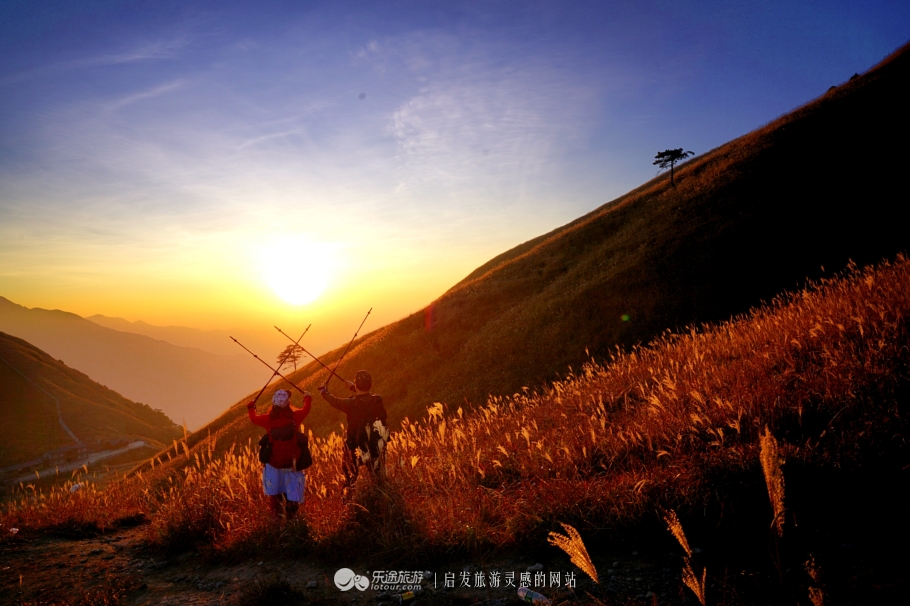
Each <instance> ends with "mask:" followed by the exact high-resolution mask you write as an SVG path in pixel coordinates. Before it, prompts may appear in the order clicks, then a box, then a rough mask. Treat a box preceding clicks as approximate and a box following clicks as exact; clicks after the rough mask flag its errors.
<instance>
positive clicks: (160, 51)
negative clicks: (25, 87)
mask: <svg viewBox="0 0 910 606" xmlns="http://www.w3.org/2000/svg"><path fill="white" fill-rule="evenodd" d="M192 41H193V39H192V38H191V37H189V36H177V37H167V38H163V39H160V40H155V41H149V42H144V43H141V44H139V45H136V46H132V47H130V48H127V49H124V50H122V51H120V52H114V53H106V54H101V55H94V56H88V57H80V58H78V59H70V60H66V61H56V62H53V63H48V64H46V65H42V66H40V67H36V68H33V69H28V70H24V71H21V72H18V73H13V74H9V75H7V76H4V77H2V78H0V86H11V85H14V84H20V83H22V82H24V81H27V80H35V79H39V78H44V77H48V76H54V75H57V74H61V73H66V72H69V71H72V70H81V69H88V68H93V67H105V66H115V65H128V64H131V63H138V62H146V61H160V60H166V59H176V58H177V57H179V56H181V54H182V53H183V52H184V50H185V49H186V48H187V47H188V46H189V45H190V44H191V43H192Z"/></svg>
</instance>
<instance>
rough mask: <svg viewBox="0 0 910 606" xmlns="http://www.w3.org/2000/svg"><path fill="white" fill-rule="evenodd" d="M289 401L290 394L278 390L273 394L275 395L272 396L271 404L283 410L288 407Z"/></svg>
mask: <svg viewBox="0 0 910 606" xmlns="http://www.w3.org/2000/svg"><path fill="white" fill-rule="evenodd" d="M290 401H291V394H289V393H288V390H286V389H279V390H278V391H276V392H275V395H274V396H272V404H274V405H275V406H280V407H281V408H284V407H285V406H287V405H288V402H290Z"/></svg>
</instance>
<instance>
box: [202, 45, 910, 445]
mask: <svg viewBox="0 0 910 606" xmlns="http://www.w3.org/2000/svg"><path fill="white" fill-rule="evenodd" d="M907 107H910V54H908V52H907V48H906V47H904V48H902V49H901V50H900V51H898V52H897V53H895V54H894V55H893V56H892V57H890V58H889V59H888V60H886V61H884V62H882V63H881V64H880V65H879V66H877V67H876V68H874V69H873V70H870V72H868V73H867V74H865V75H863V76H861V77H859V78H856V79H854V80H851V81H850V82H847V83H845V84H844V85H842V86H840V87H838V88H837V89H835V90H834V91H830V92H828V93H827V94H825V95H824V96H823V97H821V98H819V99H817V100H816V101H814V102H812V103H810V104H808V105H806V106H804V107H802V108H799V109H797V110H796V111H794V112H792V113H791V114H788V115H786V116H784V117H782V118H779V119H778V120H775V121H774V122H772V123H771V124H769V125H767V126H765V127H763V128H761V129H759V130H757V131H754V132H752V133H750V134H748V135H746V136H744V137H741V138H739V139H736V140H734V141H732V142H730V143H728V144H726V145H724V146H721V147H719V148H717V149H715V150H713V151H711V152H709V153H707V154H704V155H703V156H700V157H697V158H694V159H693V160H691V161H689V162H687V163H686V164H684V165H681V166H679V167H677V171H676V181H677V185H676V187H675V188H672V187H670V185H669V177H668V176H667V175H664V176H661V177H660V178H657V179H654V180H653V181H651V182H649V183H646V184H644V185H642V186H641V187H639V188H638V189H636V190H634V191H632V192H630V193H629V194H627V195H625V196H623V197H621V198H619V199H617V200H615V201H613V202H610V203H608V204H605V205H604V206H602V207H600V208H598V209H596V210H594V211H593V212H591V213H589V214H588V215H586V216H584V217H581V218H579V219H578V220H576V221H574V222H572V223H570V224H568V225H566V226H564V227H562V228H559V229H557V230H554V231H553V232H551V233H549V234H546V235H544V236H541V237H539V238H536V239H534V240H531V241H530V242H528V243H525V244H523V245H521V246H518V247H516V248H515V249H512V250H511V251H508V252H506V253H504V254H502V255H500V256H499V257H496V258H495V259H493V260H491V261H490V262H489V263H487V264H485V265H484V266H482V267H480V268H478V269H477V270H476V271H474V272H473V273H472V274H471V275H469V276H468V277H467V278H466V279H465V280H463V281H462V282H460V283H459V284H457V285H456V286H454V287H453V288H452V289H450V290H449V291H448V292H447V293H445V294H444V295H443V296H442V297H440V298H439V299H438V300H437V301H436V302H434V303H433V304H432V305H431V306H430V307H428V308H427V309H426V310H423V311H421V312H418V313H415V314H413V315H411V316H409V317H407V318H404V319H402V320H401V321H399V322H396V323H394V324H391V325H389V326H386V327H384V328H381V329H379V330H376V331H374V332H372V333H371V334H368V335H366V336H365V337H363V338H362V339H360V340H359V341H358V342H357V343H356V344H355V347H354V348H353V349H352V351H351V352H350V353H349V354H348V357H347V358H346V359H345V361H344V363H343V364H342V366H341V368H340V374H341V375H342V376H347V377H352V376H353V374H354V371H355V370H356V369H358V368H367V369H369V370H370V371H371V372H372V373H373V376H374V389H375V391H377V392H378V393H382V394H383V396H384V397H385V399H386V402H387V403H388V407H389V412H390V418H391V420H392V422H393V423H397V422H398V421H400V420H401V419H402V418H403V417H405V416H411V417H412V418H413V417H415V416H420V415H422V414H423V413H424V410H425V407H426V406H427V405H429V404H431V403H433V402H435V401H441V402H447V403H449V404H450V405H451V406H453V407H454V406H458V405H463V404H464V403H465V401H467V402H469V403H470V404H479V403H483V402H484V401H485V400H486V398H487V396H488V394H494V395H495V394H507V395H508V394H512V393H514V392H516V391H518V390H520V389H521V388H522V387H523V386H530V387H534V386H537V385H540V384H541V383H543V382H545V381H547V380H551V379H553V378H555V377H556V375H557V373H565V372H566V371H567V369H568V367H569V365H575V366H576V367H578V366H579V365H580V364H581V363H582V362H583V361H584V360H586V359H587V355H586V351H585V350H586V349H587V350H588V351H590V354H591V355H592V356H594V357H595V358H602V357H603V356H604V355H606V353H607V352H608V351H609V350H610V349H611V348H613V347H615V346H616V345H620V346H624V347H627V346H630V345H632V344H635V343H639V342H647V341H650V340H651V339H653V338H654V337H655V336H656V335H658V334H660V333H661V332H662V331H664V330H666V329H673V328H679V327H681V326H685V325H687V324H690V323H694V322H705V321H708V322H710V321H719V320H724V319H726V318H729V317H730V316H731V315H732V314H736V313H740V312H743V311H745V310H747V309H748V308H749V307H750V306H753V305H756V304H758V303H759V302H760V301H762V300H769V299H771V298H772V297H773V296H774V295H775V294H777V293H780V292H782V291H784V290H788V289H794V288H797V287H798V286H800V285H801V284H803V283H804V281H805V279H806V278H817V277H819V276H821V275H825V274H830V273H831V272H832V271H836V270H839V269H841V268H843V267H844V266H845V265H846V264H847V262H848V260H849V259H853V260H854V261H856V262H857V263H859V264H865V263H870V262H874V261H877V260H879V259H881V258H884V257H890V256H893V255H894V254H896V253H897V252H899V251H902V250H907V249H908V248H910V231H908V230H906V229H904V227H903V226H904V221H903V215H904V212H905V211H904V206H906V204H907V202H908V194H907V188H906V183H905V180H904V178H903V176H902V175H903V173H904V169H903V166H902V162H903V159H902V158H900V157H898V156H897V155H895V154H893V150H894V149H899V148H900V146H901V145H902V144H903V142H904V141H906V140H907V139H908V135H910V114H908V112H907V111H906V108H907ZM645 160H647V159H644V160H643V161H645ZM822 266H824V269H822ZM624 317H627V320H625V319H624ZM339 352H340V350H338V351H336V352H333V353H331V354H328V355H327V356H326V361H327V362H331V360H333V359H334V358H335V357H337V355H338V353H339ZM325 375H326V373H325V371H322V370H320V368H319V367H317V366H316V365H315V364H310V365H308V366H306V367H305V368H303V369H301V370H300V371H299V372H297V373H296V374H295V375H294V379H295V380H296V381H298V382H299V383H300V384H301V385H302V386H303V387H305V388H307V389H310V390H314V389H315V387H316V386H317V385H318V384H320V383H321V382H322V381H324V380H325ZM334 385H335V390H336V392H337V391H338V390H340V389H341V388H340V385H339V384H338V383H335V384H334ZM276 386H277V385H276ZM268 393H269V392H267V395H268ZM341 418H342V417H341V415H340V414H337V413H336V412H335V411H333V410H331V409H328V407H327V406H326V405H324V403H322V402H321V400H320V399H319V398H318V397H317V400H316V407H315V410H314V412H313V413H312V414H311V415H310V419H309V422H308V423H307V424H308V425H309V426H311V427H313V428H314V430H316V431H317V433H324V432H326V431H329V430H331V429H333V428H335V427H337V424H338V423H339V422H340V420H341ZM247 425H248V423H247V421H246V420H245V418H244V417H243V411H242V409H235V410H232V411H229V412H228V413H226V415H224V416H223V417H222V418H220V419H218V420H217V421H215V422H214V423H213V424H211V425H210V426H209V430H210V431H211V432H212V433H213V434H215V433H219V435H224V436H236V437H243V438H245V437H247V436H251V435H253V434H254V433H255V432H253V430H252V429H251V428H249V427H248V426H247Z"/></svg>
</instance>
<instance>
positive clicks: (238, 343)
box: [231, 337, 306, 396]
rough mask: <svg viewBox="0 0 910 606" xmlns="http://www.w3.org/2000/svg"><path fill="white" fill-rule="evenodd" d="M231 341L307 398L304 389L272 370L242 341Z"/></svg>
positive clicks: (233, 339) (232, 338)
mask: <svg viewBox="0 0 910 606" xmlns="http://www.w3.org/2000/svg"><path fill="white" fill-rule="evenodd" d="M231 341H233V342H234V343H236V344H237V345H239V346H240V347H243V349H246V352H247V353H248V354H250V355H251V356H253V357H254V358H256V359H257V360H259V361H260V362H262V363H263V364H265V366H266V368H268V369H269V370H272V371H274V373H275V374H276V375H278V376H279V377H281V378H282V379H284V380H285V381H287V382H288V384H289V385H290V386H291V387H293V388H294V389H296V390H297V391H299V392H300V393H302V394H303V395H304V396H306V392H305V391H303V390H302V389H300V388H299V387H297V384H296V383H294V382H293V381H291V380H290V379H289V378H287V377H286V376H284V375H283V374H281V373H280V372H278V371H277V370H275V369H274V368H272V366H271V365H270V364H269V363H268V362H266V361H265V360H263V359H262V358H260V357H259V356H257V355H256V354H254V353H253V352H251V351H250V350H249V349H247V348H246V347H245V346H244V345H243V343H241V342H240V341H238V340H237V339H235V338H234V337H231ZM269 380H270V381H271V379H269Z"/></svg>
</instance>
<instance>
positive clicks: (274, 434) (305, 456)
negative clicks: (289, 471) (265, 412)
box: [259, 424, 313, 471]
mask: <svg viewBox="0 0 910 606" xmlns="http://www.w3.org/2000/svg"><path fill="white" fill-rule="evenodd" d="M291 439H296V441H297V447H298V448H299V449H300V453H299V454H298V455H297V457H296V461H295V464H294V468H295V469H296V470H297V471H303V470H304V469H307V468H308V467H310V466H311V465H312V464H313V455H312V454H311V453H310V440H309V438H307V435H306V434H305V433H302V432H300V431H297V429H296V425H293V424H288V425H282V426H280V427H275V428H274V429H272V430H271V431H268V432H266V433H265V434H264V435H263V436H262V437H261V438H260V439H259V462H260V463H262V464H263V465H265V464H266V463H268V462H269V460H270V459H271V458H272V441H273V440H278V441H281V442H286V441H288V440H291Z"/></svg>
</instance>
